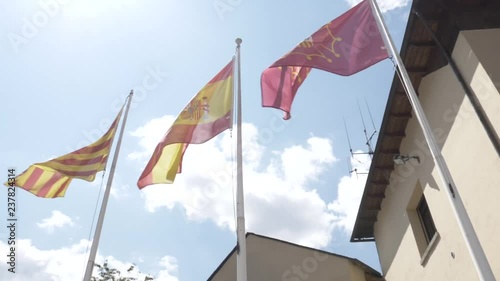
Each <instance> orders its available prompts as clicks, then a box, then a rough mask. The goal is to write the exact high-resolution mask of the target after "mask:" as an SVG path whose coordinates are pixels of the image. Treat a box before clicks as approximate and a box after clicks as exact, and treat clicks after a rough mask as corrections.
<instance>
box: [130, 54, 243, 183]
mask: <svg viewBox="0 0 500 281" xmlns="http://www.w3.org/2000/svg"><path fill="white" fill-rule="evenodd" d="M233 65H234V59H233V60H231V62H230V63H229V64H227V65H226V66H225V67H224V68H223V69H222V70H221V71H220V72H219V73H218V74H217V75H216V76H215V77H214V78H212V80H210V82H208V84H207V85H206V86H205V87H203V89H201V91H199V92H198V94H196V96H195V97H194V98H193V99H192V100H191V101H190V102H189V104H188V105H187V106H186V107H185V108H184V110H183V111H182V112H181V113H180V114H179V116H177V119H176V120H175V121H174V123H173V124H172V126H171V127H170V129H169V130H168V131H167V133H166V134H165V136H164V137H163V139H162V140H161V141H160V143H158V145H157V146H156V149H155V150H154V152H153V155H152V157H151V159H150V160H149V163H148V164H147V166H146V168H145V169H144V171H143V172H142V174H141V176H140V178H139V180H138V182H137V186H138V187H139V189H142V188H144V187H146V186H148V185H153V184H161V183H167V184H171V183H173V182H174V179H175V176H176V175H177V173H180V172H181V170H182V157H183V156H184V152H185V151H186V149H187V147H188V145H189V144H201V143H204V142H206V141H208V140H210V139H212V138H213V137H215V136H217V135H218V134H220V133H221V132H223V131H225V130H226V129H229V128H231V124H232V118H231V115H232V108H233V91H234V89H233V88H234V86H233V85H234V84H233V83H234V82H233Z"/></svg>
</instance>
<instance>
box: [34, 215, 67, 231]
mask: <svg viewBox="0 0 500 281" xmlns="http://www.w3.org/2000/svg"><path fill="white" fill-rule="evenodd" d="M36 225H37V226H38V227H39V228H41V229H44V230H46V231H47V232H49V233H52V232H54V229H55V228H62V227H64V226H66V225H68V226H73V225H74V223H73V220H72V219H71V218H70V217H68V216H67V215H65V214H63V213H61V212H59V211H52V216H50V217H48V218H45V219H42V221H41V222H37V223H36Z"/></svg>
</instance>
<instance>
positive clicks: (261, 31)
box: [0, 0, 409, 281]
mask: <svg viewBox="0 0 500 281" xmlns="http://www.w3.org/2000/svg"><path fill="white" fill-rule="evenodd" d="M355 2H357V1H353V0H349V1H315V2H303V1H285V0H280V1H262V0H258V1H245V0H239V1H236V0H232V1H229V0H215V1H214V0H209V1H194V0H186V1H171V0H169V1H159V0H158V1H135V0H125V1H118V0H110V1H105V2H102V1H97V0H91V1H90V0H87V1H84V0H65V1H62V0H61V1H59V2H57V1H55V0H41V1H3V2H2V3H1V4H0V34H1V35H2V36H3V37H2V38H3V40H0V61H2V66H3V72H2V75H1V76H0V85H2V92H3V93H2V96H3V103H2V105H3V110H2V111H1V113H0V115H1V119H2V120H4V122H2V125H1V128H2V130H3V134H2V138H1V140H2V141H1V144H2V146H1V147H0V154H1V155H2V162H1V167H2V168H3V170H4V174H5V178H6V177H7V168H10V167H14V168H15V169H16V171H17V173H21V172H22V171H24V170H25V169H26V168H28V166H29V165H30V164H33V163H36V162H41V161H46V160H48V159H50V158H52V157H56V156H60V155H62V154H65V153H68V152H70V151H72V150H75V149H77V148H80V147H82V146H84V145H87V144H89V143H90V142H91V141H94V140H96V139H97V138H98V137H100V136H101V135H102V134H103V133H104V132H105V130H106V129H107V127H108V126H109V124H110V121H111V120H112V119H114V118H115V116H116V114H117V112H118V110H119V108H120V106H121V104H123V102H124V101H125V97H126V95H127V94H128V93H129V92H130V90H131V89H135V90H136V95H135V96H134V99H133V102H132V108H131V110H130V113H129V118H128V122H127V126H126V132H125V135H124V139H123V143H122V148H121V152H120V157H119V163H118V167H117V170H116V175H115V180H114V184H113V189H112V196H111V198H110V201H109V204H108V212H107V213H106V220H105V223H104V228H103V232H102V236H101V240H100V247H99V251H98V256H99V257H98V258H99V260H100V261H102V259H104V258H108V259H109V260H110V261H112V262H113V263H114V265H115V266H117V267H120V268H123V267H125V266H126V265H127V264H130V263H136V264H137V265H138V267H139V268H140V270H141V271H142V272H146V273H150V274H152V275H154V276H156V277H157V278H158V279H157V280H169V281H175V280H180V281H191V280H204V279H206V278H208V277H209V276H210V274H211V273H212V272H213V271H214V270H215V269H216V267H217V266H218V265H219V264H220V262H222V260H223V259H224V257H225V256H226V255H227V254H228V253H229V251H230V250H231V249H232V248H233V247H234V245H235V243H236V236H235V231H234V227H235V225H234V222H235V217H234V212H233V200H232V190H231V185H230V184H228V183H229V181H227V180H225V179H226V178H230V175H231V172H230V171H231V169H230V167H231V166H230V163H231V157H232V155H233V154H234V153H232V149H234V144H233V145H232V144H231V143H234V138H233V139H231V136H230V135H229V133H228V132H226V133H223V134H221V135H220V136H219V137H218V138H216V139H214V140H213V141H210V142H208V143H206V144H203V145H196V146H190V148H189V150H188V152H187V153H186V156H185V162H184V171H183V174H181V175H179V176H178V177H177V179H176V183H175V184H173V185H167V186H154V187H147V188H145V189H144V190H141V191H140V190H138V188H137V187H136V182H137V179H138V177H139V175H140V173H141V172H142V169H143V168H144V166H145V163H146V161H147V160H149V157H150V155H151V151H152V150H153V149H154V147H155V146H156V144H157V142H158V141H159V138H161V136H162V135H163V134H164V133H165V132H166V130H167V129H168V127H169V126H170V125H171V123H172V121H173V119H174V118H175V116H177V114H178V113H179V112H180V110H182V108H183V107H184V106H185V105H186V104H187V102H188V101H189V100H190V99H191V98H192V96H193V95H194V94H196V93H197V92H198V91H199V90H200V89H201V88H202V87H203V86H204V85H205V84H206V83H207V82H208V81H209V80H210V79H211V78H212V77H213V76H214V75H215V74H216V73H217V72H218V71H219V70H220V69H221V68H222V67H224V66H225V65H226V64H227V63H228V62H229V60H230V59H231V57H232V56H233V54H234V50H235V43H234V40H235V38H237V37H241V38H242V39H243V43H242V47H241V59H242V94H243V122H244V126H243V139H244V157H245V159H244V161H245V171H244V179H245V186H244V188H245V195H246V197H245V200H246V201H245V204H246V216H247V231H250V232H256V233H259V234H262V235H268V236H271V237H275V238H278V239H283V240H287V241H291V242H294V243H299V244H303V245H307V246H312V247H317V248H321V249H324V250H327V251H332V252H335V253H338V254H343V255H347V256H350V257H354V258H358V259H360V260H361V261H363V262H365V263H367V264H369V265H370V266H372V267H374V268H376V269H377V270H379V268H380V267H379V264H378V258H377V255H376V250H375V246H374V244H372V243H357V244H353V243H350V242H349V238H350V234H351V229H352V223H353V221H354V218H355V216H356V211H357V208H358V205H359V197H360V195H361V193H362V190H363V187H364V180H365V178H364V175H358V176H356V175H355V174H353V175H350V174H349V173H348V168H347V167H348V163H347V161H348V160H347V159H348V157H349V156H350V155H349V146H348V144H347V139H346V136H345V132H344V125H343V119H342V118H343V117H344V118H345V119H346V120H347V123H348V127H349V133H350V138H351V142H352V146H353V149H355V150H358V149H359V150H366V146H364V142H365V141H364V135H363V125H362V123H361V118H360V114H359V112H358V108H357V100H359V102H360V104H361V106H362V110H363V116H364V118H365V123H366V126H367V130H368V131H369V132H373V130H374V129H373V126H372V124H371V121H370V119H369V115H368V111H367V109H366V105H365V101H364V100H365V99H366V100H367V102H368V104H369V105H370V111H371V113H372V116H373V120H374V123H375V126H376V127H377V129H378V127H379V126H380V123H381V119H382V116H383V112H384V109H385V104H386V101H387V96H388V92H389V88H390V83H391V81H392V77H393V73H394V72H393V66H392V64H391V62H390V61H389V60H385V61H383V62H381V63H379V64H377V65H375V66H373V67H371V68H369V69H367V70H365V71H363V72H360V73H358V74H356V75H353V76H351V77H341V76H336V75H334V74H329V73H326V72H322V71H319V70H313V71H312V73H311V74H310V75H309V77H308V78H307V80H306V82H305V83H304V84H303V85H302V87H301V88H300V90H299V92H298V95H297V97H296V99H295V102H294V105H293V108H292V119H291V120H289V121H283V120H282V119H281V117H282V112H280V111H278V110H275V109H270V108H262V107H261V106H260V102H261V101H260V84H259V82H260V75H261V73H262V71H263V70H264V69H265V68H266V67H268V66H269V65H271V64H272V63H273V62H274V61H276V60H277V59H278V58H280V57H281V56H282V55H283V54H285V53H286V52H288V51H289V50H291V49H292V48H293V47H294V46H295V45H296V44H297V43H299V42H300V41H302V40H303V39H304V38H306V37H308V36H309V35H310V34H312V33H313V32H314V31H316V30H317V29H318V28H319V27H320V26H322V25H323V24H325V23H327V22H329V21H331V20H332V19H333V18H335V17H337V16H339V15H340V14H342V13H343V12H345V11H347V9H349V7H351V6H352V5H353V4H354V3H355ZM408 2H409V1H408V0H379V1H378V3H379V4H380V5H381V7H382V8H383V10H384V17H385V18H386V20H387V24H388V27H389V30H390V32H391V34H392V36H393V37H394V39H395V41H396V42H397V45H398V46H399V44H400V42H401V38H402V36H403V34H404V29H405V26H406V20H407V16H408V8H409V3H408ZM146 80H148V81H152V82H154V83H150V84H149V86H147V85H148V84H147V83H146V84H145V83H144V81H146ZM144 85H146V87H144ZM146 88H147V89H146ZM352 162H353V164H354V165H356V166H358V167H359V169H360V170H363V169H364V170H367V169H368V167H369V159H367V158H366V157H358V158H357V159H354V160H352ZM104 180H105V179H104ZM101 182H102V177H101V174H99V176H98V178H97V179H96V181H95V182H93V183H88V182H85V181H81V180H74V181H73V182H72V184H71V186H70V187H69V189H68V191H67V193H66V197H64V198H59V199H52V200H49V199H42V198H37V197H35V196H33V195H32V194H30V193H28V192H24V191H23V190H19V191H18V193H17V199H16V200H17V216H18V218H19V221H18V232H17V239H18V245H19V246H18V248H17V255H18V266H17V269H18V272H17V273H16V274H15V275H12V274H10V273H7V271H6V264H5V255H3V254H1V255H0V261H1V263H0V269H1V271H0V277H1V278H0V279H2V280H31V279H30V278H34V277H33V276H36V280H42V281H44V280H79V279H81V278H82V276H83V272H84V267H85V264H86V257H87V255H88V252H87V245H88V243H87V241H88V240H89V238H91V236H89V234H90V229H91V226H92V220H93V216H94V211H95V209H96V202H98V195H99V190H100V186H101ZM221 182H222V184H221ZM207 190H208V191H207ZM3 194H4V195H3V196H5V197H7V193H6V189H5V191H4V192H3ZM4 202H6V201H5V200H4ZM1 206H5V204H3V203H2V204H1ZM0 229H1V230H0V250H1V251H2V252H6V251H7V248H6V247H7V245H6V243H5V241H6V237H7V233H6V232H5V228H0Z"/></svg>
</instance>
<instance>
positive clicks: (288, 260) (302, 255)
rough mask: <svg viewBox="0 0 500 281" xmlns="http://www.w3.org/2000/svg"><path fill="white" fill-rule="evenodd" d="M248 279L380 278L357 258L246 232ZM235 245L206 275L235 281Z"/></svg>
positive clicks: (321, 280) (215, 279)
mask: <svg viewBox="0 0 500 281" xmlns="http://www.w3.org/2000/svg"><path fill="white" fill-rule="evenodd" d="M246 242H247V275H248V281H263V280H283V281H301V280H309V281H325V280H328V281H383V280H384V279H383V278H382V275H381V274H380V273H379V272H378V271H376V270H374V269H373V268H371V267H369V266H368V265H366V264H364V263H362V262H360V261H359V260H357V259H353V258H349V257H345V256H341V255H337V254H333V253H328V252H325V251H321V250H317V249H313V248H308V247H304V246H300V245H296V244H292V243H289V242H286V241H282V240H278V239H274V238H270V237H266V236H262V235H258V234H254V233H247V235H246ZM236 256H237V255H236V248H234V249H233V250H232V251H231V252H230V253H229V254H228V255H227V257H226V258H225V259H224V261H222V263H221V264H220V265H219V267H217V269H216V270H215V271H214V273H212V275H211V276H210V277H209V278H208V280H209V281H229V280H236Z"/></svg>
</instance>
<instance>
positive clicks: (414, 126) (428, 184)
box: [375, 29, 500, 281]
mask: <svg viewBox="0 0 500 281" xmlns="http://www.w3.org/2000/svg"><path fill="white" fill-rule="evenodd" d="M498 50H500V29H495V30H482V31H467V32H462V33H461V34H460V36H459V38H458V40H457V43H456V46H455V49H454V52H453V57H454V59H455V61H456V63H457V65H458V66H459V68H460V70H461V72H462V73H463V75H464V77H465V79H466V81H467V82H468V83H469V84H470V85H471V87H472V88H473V89H474V91H475V92H476V94H477V95H478V97H479V99H480V101H481V104H482V106H483V107H484V109H485V111H486V114H487V115H488V118H489V119H490V120H491V122H492V123H493V124H494V126H495V128H496V131H497V132H498V133H499V134H500V94H499V88H500V81H496V82H495V80H498V78H500V56H498V54H497V53H498ZM419 93H420V100H421V104H422V106H423V108H424V111H425V112H426V116H427V118H428V120H429V123H430V125H431V127H432V128H433V130H434V133H435V136H436V138H437V140H438V142H439V143H440V145H441V147H442V154H443V156H444V158H445V160H446V162H447V164H448V167H449V169H450V172H451V174H452V176H453V179H454V180H455V183H456V185H457V188H458V190H459V192H460V195H461V197H462V200H463V201H464V204H465V206H466V208H467V211H468V213H469V216H470V218H471V220H472V222H473V225H474V228H475V230H476V232H477V234H478V236H479V239H480V241H481V243H482V246H483V248H484V250H485V252H486V255H487V258H488V259H489V261H490V264H491V266H492V269H493V272H494V274H495V276H496V278H497V279H500V251H499V250H500V247H499V246H498V241H497V240H498V238H497V237H499V231H500V212H499V210H500V209H499V207H498V206H499V205H498V204H499V202H500V157H499V156H498V154H497V153H496V151H495V150H494V148H493V145H492V144H491V141H490V140H489V138H488V136H487V135H486V133H485V130H484V129H483V127H482V125H481V123H480V122H479V119H478V118H477V115H476V114H475V113H474V110H473V109H472V106H471V104H470V102H469V100H468V98H467V97H466V96H465V93H464V92H463V90H462V88H461V86H460V84H459V83H458V81H457V79H456V78H455V76H454V74H453V72H452V71H451V68H450V67H449V66H446V67H444V68H442V69H439V70H437V71H436V72H434V73H432V74H429V75H427V76H426V77H425V78H424V79H423V80H422V83H421V85H420V88H419ZM400 151H401V153H402V154H411V155H418V156H420V160H421V164H418V163H417V162H415V161H414V160H411V162H409V163H407V164H406V165H404V166H396V170H395V171H394V172H393V173H392V175H391V178H390V182H391V184H390V186H389V187H388V189H387V191H386V194H385V195H386V198H385V199H384V201H383V203H382V207H381V211H380V213H379V215H378V221H377V222H376V224H375V239H376V244H377V249H378V252H379V257H380V262H381V266H382V271H383V273H384V275H385V277H386V280H388V281H392V280H394V281H396V280H478V277H477V274H476V271H475V269H474V267H473V264H472V261H471V259H470V257H469V254H468V251H467V249H466V247H465V244H464V240H463V237H462V235H461V233H460V230H459V228H458V224H457V223H456V219H455V217H454V215H453V213H452V209H451V207H450V203H449V201H448V197H447V195H446V192H445V190H444V188H445V187H444V186H443V184H442V183H441V178H440V176H439V174H438V172H437V170H436V168H435V165H434V163H433V160H432V158H431V156H430V153H429V150H428V148H427V146H426V144H425V141H424V137H423V135H422V132H421V129H420V126H419V125H418V123H417V121H416V120H415V118H412V119H411V120H410V121H409V123H408V126H407V129H406V138H405V139H404V140H403V142H402V145H401V148H400ZM420 186H421V188H422V189H423V193H424V194H425V197H426V199H427V202H428V205H429V209H430V211H431V213H432V216H433V219H434V222H435V225H436V228H437V231H438V233H439V235H440V239H439V241H438V242H437V244H436V246H435V248H434V250H433V251H432V252H431V254H430V255H429V259H428V261H427V263H425V264H424V266H422V265H421V264H420V261H421V251H422V250H420V251H419V247H418V245H417V243H416V240H415V235H417V236H418V235H419V233H421V229H420V225H419V223H418V219H417V220H415V217H413V214H412V212H411V211H408V210H407V208H408V207H409V206H414V205H415V202H413V201H414V200H415V198H416V197H418V195H419V194H418V193H419V190H418V189H419V188H420ZM416 188H417V189H416ZM412 200H413V201H412ZM412 222H413V223H412ZM419 231H420V232H419ZM453 256H454V257H453Z"/></svg>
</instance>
